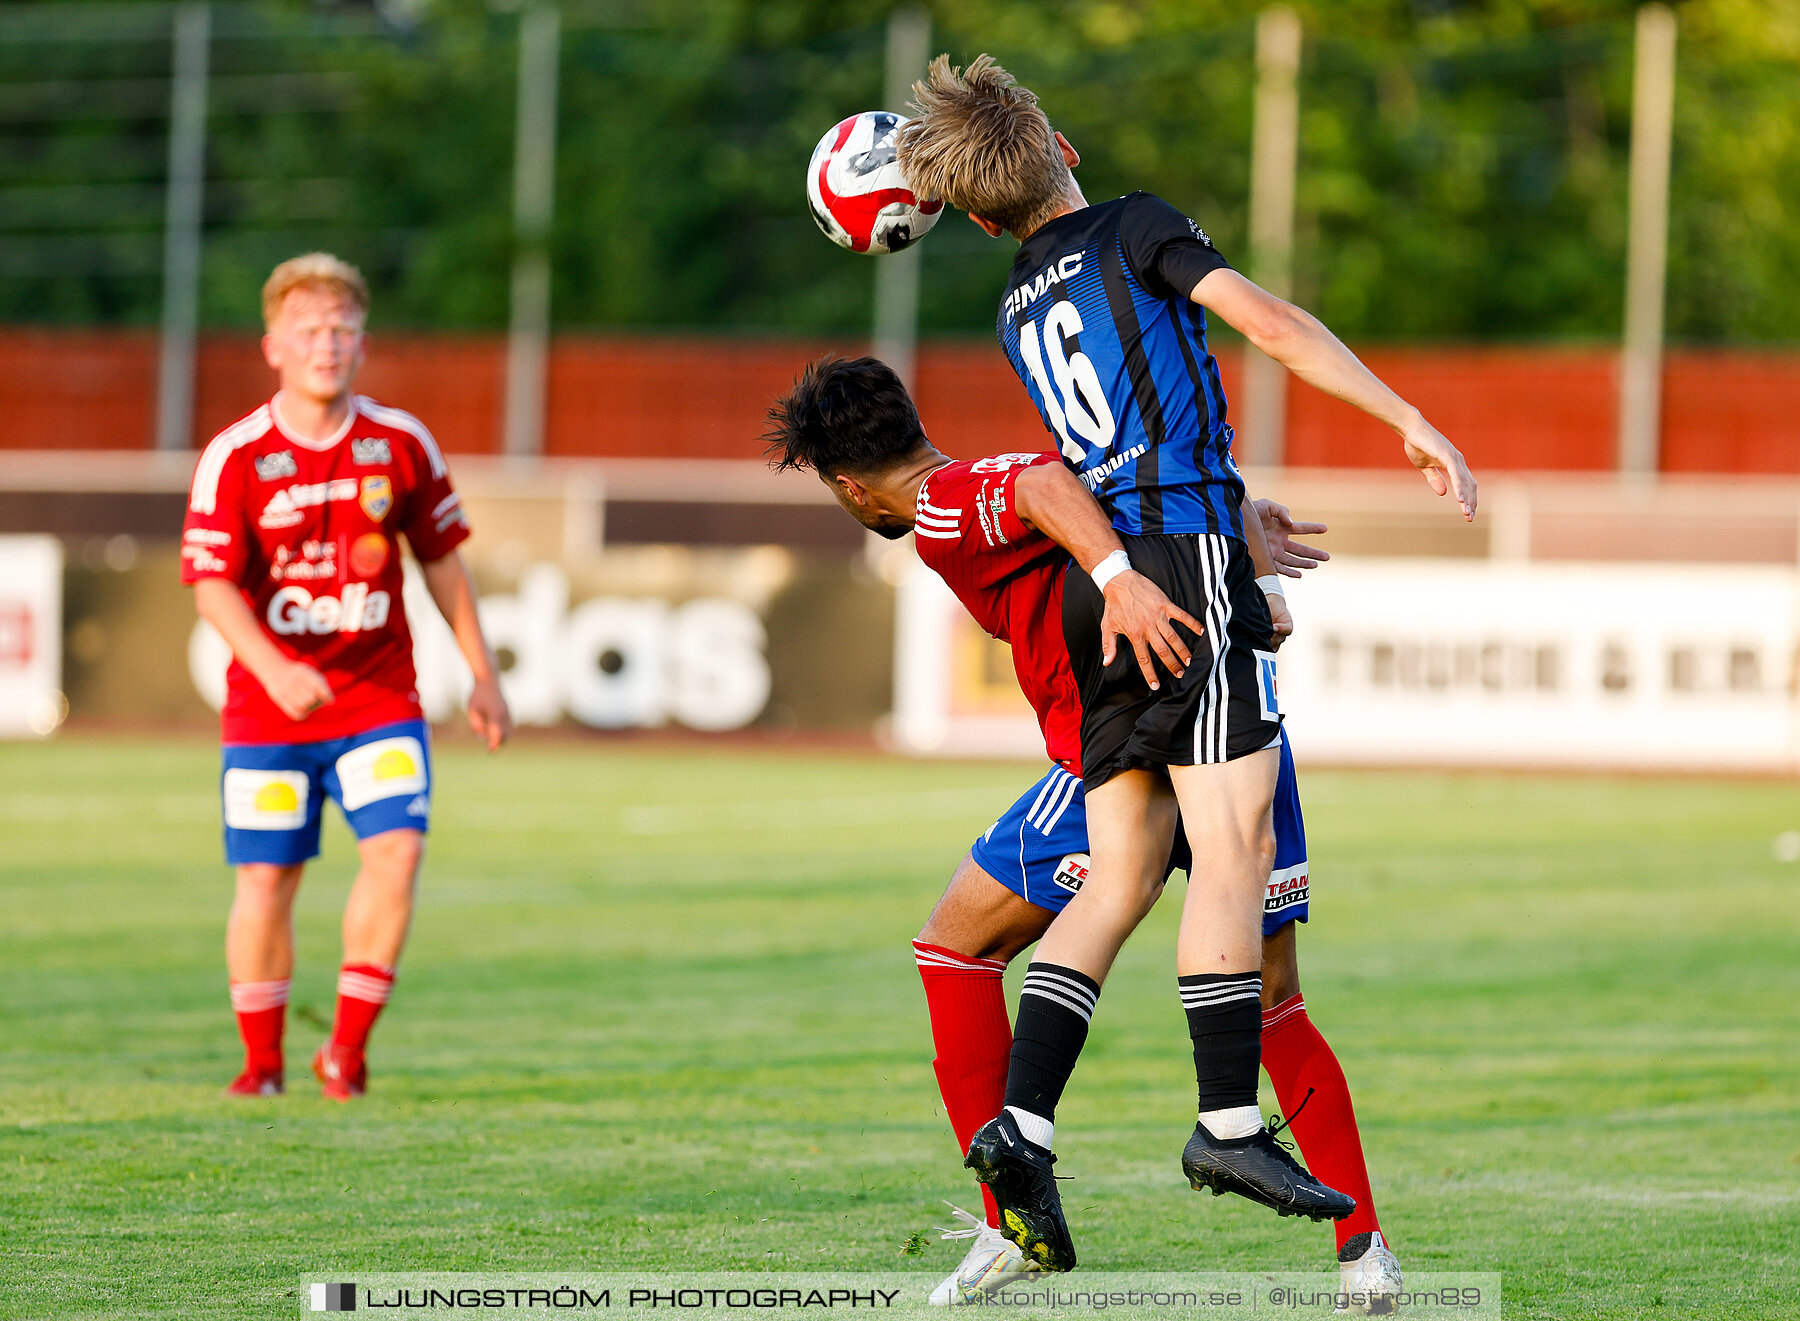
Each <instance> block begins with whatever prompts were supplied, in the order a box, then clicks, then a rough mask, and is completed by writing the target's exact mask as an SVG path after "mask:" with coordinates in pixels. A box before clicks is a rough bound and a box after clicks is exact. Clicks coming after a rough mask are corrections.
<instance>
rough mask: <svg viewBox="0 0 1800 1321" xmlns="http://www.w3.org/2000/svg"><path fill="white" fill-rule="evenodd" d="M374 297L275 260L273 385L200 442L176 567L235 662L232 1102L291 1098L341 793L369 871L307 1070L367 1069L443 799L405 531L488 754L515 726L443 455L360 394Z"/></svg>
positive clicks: (228, 710)
mask: <svg viewBox="0 0 1800 1321" xmlns="http://www.w3.org/2000/svg"><path fill="white" fill-rule="evenodd" d="M368 306H369V294H368V286H367V285H366V284H365V283H364V281H363V278H362V275H361V274H360V273H359V272H358V271H357V270H356V268H355V267H353V266H350V265H348V264H346V263H344V262H342V261H339V260H338V259H337V258H336V257H332V256H330V255H328V254H325V253H317V252H315V253H308V254H307V255H305V256H302V257H296V258H294V259H293V260H291V261H287V262H283V263H282V264H281V265H280V266H278V267H276V268H275V271H274V273H273V274H271V275H270V277H269V280H268V282H267V283H266V284H265V285H264V286H263V321H264V325H265V328H266V330H267V333H266V334H265V335H264V336H263V341H262V347H263V357H264V358H265V359H266V360H267V362H268V364H269V366H270V367H271V368H273V369H274V370H275V371H276V372H277V373H278V374H279V378H280V389H279V390H277V392H276V393H275V395H274V397H273V398H271V399H270V400H268V402H266V403H264V404H263V405H261V406H260V407H258V408H257V409H256V410H255V411H254V412H252V413H250V414H249V415H248V416H246V417H244V418H242V419H240V420H239V421H237V422H235V423H233V424H232V425H231V426H229V427H227V428H226V429H225V430H224V431H222V432H220V433H219V434H218V435H217V436H215V437H214V438H213V440H212V441H211V443H210V444H208V445H207V447H206V449H205V451H204V452H203V453H202V454H201V457H200V462H199V464H198V466H197V467H196V469H195V472H194V480H193V485H192V488H191V490H190V493H189V499H188V510H187V520H186V524H185V526H184V528H183V531H182V565H181V577H182V581H183V582H185V583H191V584H192V585H193V587H194V604H195V608H196V609H197V610H198V611H199V613H200V616H201V617H202V618H203V619H205V620H206V621H207V622H208V623H210V624H212V626H213V627H214V628H216V629H217V630H218V631H219V634H220V636H221V637H223V638H224V639H225V642H226V643H227V644H228V645H229V646H230V648H231V654H232V663H231V669H230V671H229V674H228V678H227V685H226V689H227V695H226V701H225V708H224V712H223V718H222V727H223V741H224V757H223V761H224V771H223V775H222V778H221V786H220V788H221V796H222V799H223V807H224V817H225V854H226V861H227V862H229V863H231V864H232V865H233V866H234V867H235V868H236V869H237V893H236V898H235V900H234V901H233V903H232V906H231V916H230V919H229V921H228V923H227V926H226V935H225V960H226V965H227V968H228V970H229V973H230V979H231V1002H232V1008H233V1010H234V1011H235V1012H236V1014H237V1019H238V1027H239V1032H240V1034H241V1035H242V1037H243V1040H244V1052H245V1061H244V1071H243V1073H242V1074H240V1075H239V1076H238V1078H237V1079H236V1080H234V1081H233V1082H232V1083H231V1085H230V1086H229V1087H228V1088H227V1089H226V1090H227V1092H228V1093H229V1094H231V1095H236V1096H273V1095H278V1094H279V1093H280V1092H281V1091H282V1090H283V1086H284V1060H283V1055H282V1031H283V1025H284V1019H285V1013H286V1006H287V1001H288V991H289V986H290V984H291V980H292V977H293V969H294V934H293V909H294V896H295V894H296V893H297V891H298V890H299V887H300V880H301V876H302V874H303V873H304V871H305V867H306V863H307V861H308V860H310V859H311V858H313V857H316V856H317V855H318V852H319V827H320V823H321V815H322V811H323V807H324V800H325V799H326V798H328V797H329V798H331V799H333V800H334V801H336V802H337V804H338V806H339V808H340V809H341V810H342V811H343V813H344V817H345V819H346V820H347V821H348V822H349V824H350V827H351V829H352V830H353V831H354V832H355V834H356V837H357V849H358V852H359V853H360V855H361V862H362V865H361V868H360V870H359V871H358V873H357V876H356V881H355V883H354V885H353V886H352V887H351V891H350V898H349V902H348V903H347V904H346V906H345V909H344V929H343V937H344V958H343V966H342V968H341V969H340V971H339V975H338V1001H337V1014H336V1018H335V1021H334V1023H333V1027H332V1033H331V1038H330V1040H329V1041H327V1042H326V1043H325V1044H324V1045H323V1046H321V1047H320V1048H319V1051H318V1054H317V1055H316V1056H315V1058H314V1061H313V1068H314V1072H315V1073H317V1074H318V1076H319V1079H320V1082H321V1083H322V1084H323V1088H324V1094H325V1096H327V1097H328V1098H331V1099H334V1100H340V1101H344V1100H349V1099H351V1098H352V1097H355V1096H360V1095H362V1093H363V1091H364V1088H365V1086H366V1083H367V1068H366V1065H365V1063H364V1047H365V1045H366V1043H367V1041H368V1036H369V1031H370V1029H371V1028H372V1027H373V1026H374V1023H375V1019H376V1017H377V1016H378V1015H379V1014H380V1012H381V1008H382V1006H383V1005H384V1004H386V1002H387V999H388V995H389V992H390V991H391V989H392V987H393V982H394V970H395V968H396V966H397V965H398V963H399V961H400V951H401V949H402V948H403V947H404V945H405V943H406V934H407V929H408V927H409V926H410V925H411V923H412V909H413V891H414V886H415V883H416V881H417V878H418V872H419V863H420V860H421V858H422V857H423V854H424V844H425V830H426V827H427V826H428V824H429V821H430V812H431V760H430V740H429V732H428V731H427V729H426V726H425V723H424V720H423V713H422V711H421V709H420V706H419V696H418V692H417V691H416V688H415V678H414V674H413V663H412V636H411V633H410V631H409V630H408V628H407V623H406V611H405V608H404V606H403V605H402V602H401V589H402V584H403V575H402V569H401V560H400V540H401V539H402V538H404V539H405V541H406V543H407V545H408V547H409V548H410V549H411V551H412V553H413V555H414V556H415V557H416V558H417V559H418V561H419V564H420V567H421V569H422V570H423V572H424V578H425V583H426V586H427V587H428V588H429V589H430V592H431V597H432V600H433V601H435V602H436V604H437V607H438V609H439V610H440V611H442V612H443V616H444V618H445V620H446V621H448V623H449V625H450V628H451V631H452V632H453V633H454V634H455V637H456V642H457V646H458V648H459V649H460V650H461V652H462V654H463V658H464V659H465V660H466V661H467V662H468V665H469V670H470V672H471V674H472V676H473V679H474V687H473V689H472V691H471V693H470V696H469V708H468V709H469V724H470V726H471V727H472V728H473V730H474V732H475V734H476V736H477V737H479V738H481V739H483V740H484V741H485V742H486V743H487V746H488V749H489V750H490V751H492V750H494V749H497V748H498V747H499V746H500V744H501V743H503V742H504V741H505V739H506V737H507V735H508V734H509V733H510V732H511V728H512V720H511V717H510V715H509V714H508V712H507V708H506V699H505V698H504V697H503V696H502V695H501V692H500V684H499V673H498V667H497V666H496V664H495V661H494V656H493V653H492V651H491V650H490V649H489V647H488V645H487V640H486V638H485V637H484V636H483V634H482V631H481V623H480V621H479V619H478V618H477V615H476V607H475V590H474V585H473V583H472V582H471V581H470V578H469V572H468V569H467V567H466V566H465V565H464V563H463V560H462V556H461V555H460V554H459V553H458V551H457V547H458V546H459V545H460V544H461V543H462V542H463V541H464V540H465V539H467V537H468V535H469V527H468V520H467V519H466V518H465V517H464V514H463V510H462V501H461V497H460V496H458V495H457V494H456V492H455V490H454V489H453V488H452V487H451V484H450V472H449V468H448V467H447V466H446V464H445V463H444V456H443V454H442V453H441V452H440V451H439V449H438V446H437V442H436V441H435V440H433V439H432V436H431V433H430V432H429V431H427V430H426V429H425V427H424V426H423V425H422V424H421V423H420V422H419V420H418V419H417V418H415V417H413V416H412V415H411V414H410V413H404V412H401V411H400V410H399V409H396V408H387V407H384V406H382V405H380V404H377V403H375V402H374V401H373V400H370V399H367V398H364V397H363V396H361V395H356V394H353V393H352V389H351V387H352V385H353V383H354V381H355V378H356V373H357V370H358V369H359V368H360V367H361V366H362V363H363V350H364V333H363V323H364V320H365V318H366V316H367V313H368Z"/></svg>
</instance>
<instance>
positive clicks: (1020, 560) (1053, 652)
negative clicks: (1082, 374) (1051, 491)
mask: <svg viewBox="0 0 1800 1321" xmlns="http://www.w3.org/2000/svg"><path fill="white" fill-rule="evenodd" d="M1061 462H1062V460H1061V459H1060V458H1059V457H1058V456H1056V455H1054V454H996V455H993V456H992V457H990V458H986V459H976V460H975V461H973V462H960V463H947V464H945V465H944V466H943V467H941V468H939V469H937V470H936V471H934V472H932V473H931V474H929V475H928V476H927V477H926V478H925V481H924V484H923V485H921V486H920V487H919V504H918V522H917V524H915V525H914V528H913V532H914V544H916V545H917V547H918V550H919V558H920V559H922V560H924V561H925V564H926V567H928V568H930V569H932V570H934V571H935V572H936V573H937V574H938V576H939V577H941V578H942V579H943V580H944V581H945V582H946V583H948V584H949V586H950V590H951V591H952V592H954V593H956V599H957V600H959V601H961V602H962V603H963V605H964V607H966V608H967V610H968V612H969V613H970V614H971V615H973V616H974V617H975V622H976V623H978V624H980V625H981V626H982V627H983V628H984V629H986V630H987V631H988V632H989V633H991V634H993V635H994V636H995V637H997V638H999V639H1000V640H1001V641H1002V642H1006V643H1010V644H1011V645H1012V656H1013V673H1015V674H1016V675H1018V678H1019V687H1020V689H1021V690H1022V691H1023V692H1024V694H1025V699H1026V700H1027V701H1028V702H1030V703H1031V707H1032V710H1034V711H1036V712H1037V718H1038V728H1040V729H1041V730H1043V732H1044V748H1045V751H1047V752H1048V753H1049V754H1050V760H1051V761H1054V762H1056V763H1058V764H1059V765H1061V766H1063V767H1064V768H1066V769H1068V770H1070V771H1074V772H1075V773H1077V774H1079V773H1080V767H1081V697H1080V694H1079V693H1078V691H1077V690H1076V687H1075V671H1074V669H1073V668H1072V667H1071V666H1070V664H1069V649H1068V645H1067V643H1065V642H1064V641H1063V628H1062V592H1063V567H1064V566H1065V565H1066V564H1067V563H1068V562H1069V557H1068V553H1067V552H1066V551H1064V550H1063V548H1062V547H1061V546H1058V545H1057V544H1056V543H1055V542H1054V541H1052V540H1050V538H1049V537H1046V536H1045V535H1044V534H1043V533H1042V532H1039V531H1037V530H1036V529H1034V528H1029V527H1027V526H1025V523H1024V521H1023V520H1022V519H1020V517H1019V515H1018V511H1017V509H1016V508H1015V504H1016V502H1015V501H1014V498H1013V487H1014V484H1015V483H1016V482H1017V481H1018V479H1019V474H1020V473H1021V472H1024V471H1025V469H1027V468H1035V467H1037V466H1038V465H1039V464H1041V463H1061Z"/></svg>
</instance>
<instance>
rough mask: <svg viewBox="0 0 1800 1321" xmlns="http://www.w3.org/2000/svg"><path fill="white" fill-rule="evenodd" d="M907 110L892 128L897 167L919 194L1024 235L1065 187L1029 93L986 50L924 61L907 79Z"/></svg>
mask: <svg viewBox="0 0 1800 1321" xmlns="http://www.w3.org/2000/svg"><path fill="white" fill-rule="evenodd" d="M912 108H913V112H914V118H913V119H912V120H910V121H909V122H908V123H907V125H906V127H904V128H903V129H901V130H900V143H899V158H900V168H901V170H902V171H903V172H904V173H905V175H906V179H907V182H908V183H909V184H911V186H912V190H913V191H914V192H915V193H917V194H918V195H919V196H920V197H941V198H942V199H943V200H944V201H946V202H948V203H949V204H950V205H951V206H954V207H957V208H959V209H961V210H963V211H968V212H970V213H971V214H973V215H977V216H980V217H981V218H982V219H983V220H991V221H993V222H994V223H995V224H997V225H1000V226H1002V227H1004V228H1006V229H1009V230H1011V231H1012V232H1013V233H1014V234H1015V235H1017V236H1021V237H1022V236H1024V235H1026V234H1029V233H1030V232H1031V231H1032V230H1034V229H1036V228H1037V227H1038V226H1039V225H1041V224H1043V223H1044V222H1045V221H1047V220H1049V219H1050V218H1051V216H1053V215H1054V214H1055V213H1056V212H1057V210H1058V209H1059V208H1060V207H1061V206H1062V205H1063V203H1064V201H1065V199H1066V198H1067V197H1068V194H1069V184H1070V179H1069V166H1068V164H1067V162H1065V161H1064V160H1063V156H1062V148H1061V147H1059V146H1058V145H1057V142H1056V132H1055V130H1054V129H1052V128H1051V127H1050V120H1049V117H1048V116H1046V115H1045V114H1044V112H1043V111H1042V110H1040V109H1038V103H1037V97H1036V96H1035V95H1034V94H1033V93H1032V92H1031V90H1030V89H1029V88H1025V87H1020V86H1019V85H1018V83H1017V82H1016V81H1014V79H1013V76H1012V75H1011V74H1010V73H1008V72H1007V71H1006V70H1005V69H1002V68H1001V67H1000V66H999V65H998V64H995V63H994V60H993V57H992V56H990V55H977V56H976V57H975V58H974V59H973V60H972V61H970V63H969V67H968V68H966V69H957V68H953V67H951V64H950V57H949V56H948V55H940V56H938V57H937V58H936V59H935V60H933V61H932V62H931V68H930V70H929V71H928V72H927V73H926V75H925V78H924V79H923V80H922V81H920V82H916V83H914V84H913V107H912Z"/></svg>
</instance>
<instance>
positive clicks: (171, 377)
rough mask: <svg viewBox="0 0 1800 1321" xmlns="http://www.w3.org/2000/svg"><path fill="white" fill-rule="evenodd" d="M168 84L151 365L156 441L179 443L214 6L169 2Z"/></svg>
mask: <svg viewBox="0 0 1800 1321" xmlns="http://www.w3.org/2000/svg"><path fill="white" fill-rule="evenodd" d="M172 36H173V38H174V56H173V68H172V69H171V78H172V85H171V89H170V92H169V186H168V192H167V195H166V197H165V199H164V213H163V309H162V346H161V347H162V354H161V360H160V362H159V363H158V364H157V373H156V448H157V449H159V450H184V449H186V448H188V446H189V445H190V444H191V443H192V441H193V434H194V336H195V332H196V330H197V328H198V325H199V319H200V218H201V217H200V207H201V202H202V200H203V196H204V191H205V186H206V77H207V71H206V66H207V55H208V47H209V45H210V43H211V39H212V10H211V9H210V8H209V7H208V5H207V3H206V0H182V3H180V4H178V5H176V6H175V17H174V25H173V31H172Z"/></svg>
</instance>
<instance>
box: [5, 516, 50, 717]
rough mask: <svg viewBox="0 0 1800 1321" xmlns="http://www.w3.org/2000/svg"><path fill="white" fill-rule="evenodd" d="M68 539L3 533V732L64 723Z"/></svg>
mask: <svg viewBox="0 0 1800 1321" xmlns="http://www.w3.org/2000/svg"><path fill="white" fill-rule="evenodd" d="M62 567H63V566H62V543H61V542H59V541H57V539H56V538H55V537H0V737H3V738H43V737H45V736H46V735H48V734H50V733H52V732H53V731H54V730H55V729H56V727H57V726H58V725H60V724H61V723H62V719H63V715H64V713H65V710H66V708H65V707H64V705H63V695H62Z"/></svg>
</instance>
